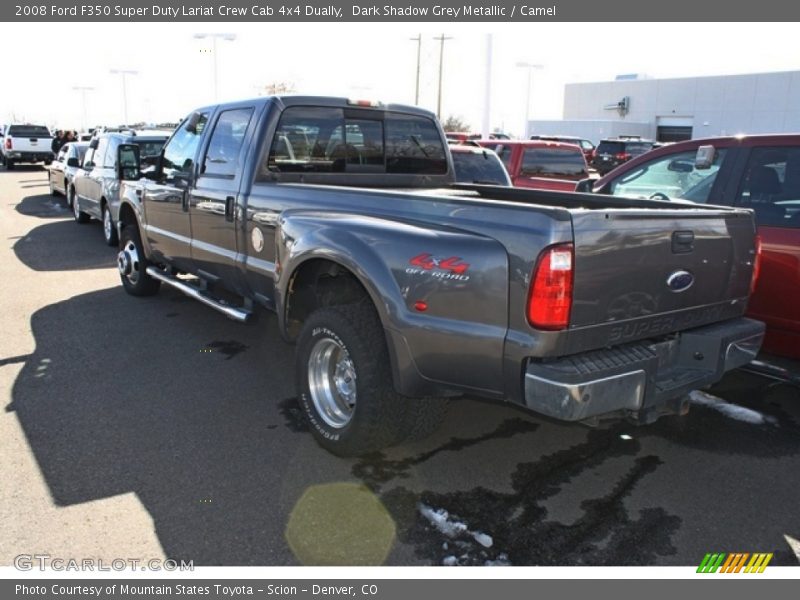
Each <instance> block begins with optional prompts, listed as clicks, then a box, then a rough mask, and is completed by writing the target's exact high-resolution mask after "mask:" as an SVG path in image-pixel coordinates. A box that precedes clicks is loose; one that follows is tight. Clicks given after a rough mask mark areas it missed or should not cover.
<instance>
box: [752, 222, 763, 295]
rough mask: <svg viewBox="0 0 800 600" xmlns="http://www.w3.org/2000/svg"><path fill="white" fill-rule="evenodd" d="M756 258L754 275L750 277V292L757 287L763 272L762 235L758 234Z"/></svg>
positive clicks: (754, 260)
mask: <svg viewBox="0 0 800 600" xmlns="http://www.w3.org/2000/svg"><path fill="white" fill-rule="evenodd" d="M755 242H756V243H755V258H754V259H753V276H752V278H751V279H750V293H751V294H752V293H753V292H754V291H755V289H756V283H757V282H758V276H759V275H760V274H761V236H760V235H757V236H756V240H755Z"/></svg>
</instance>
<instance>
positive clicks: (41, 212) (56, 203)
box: [15, 182, 72, 219]
mask: <svg viewBox="0 0 800 600" xmlns="http://www.w3.org/2000/svg"><path fill="white" fill-rule="evenodd" d="M42 185H44V186H47V182H44V183H43V184H42ZM23 187H24V186H23ZM33 187H39V186H38V185H36V186H33ZM15 210H16V211H17V212H18V213H19V214H21V215H25V216H26V217H37V218H39V219H63V218H65V217H70V218H71V217H72V212H71V211H70V209H69V207H68V206H67V203H66V200H65V199H64V197H63V196H52V195H50V194H36V195H35V196H26V197H25V198H23V199H22V200H20V201H19V202H18V203H17V205H16V207H15Z"/></svg>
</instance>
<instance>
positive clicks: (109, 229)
mask: <svg viewBox="0 0 800 600" xmlns="http://www.w3.org/2000/svg"><path fill="white" fill-rule="evenodd" d="M103 235H104V236H106V242H109V243H111V239H112V238H113V236H114V223H113V222H112V221H111V211H110V210H108V209H107V208H106V207H103Z"/></svg>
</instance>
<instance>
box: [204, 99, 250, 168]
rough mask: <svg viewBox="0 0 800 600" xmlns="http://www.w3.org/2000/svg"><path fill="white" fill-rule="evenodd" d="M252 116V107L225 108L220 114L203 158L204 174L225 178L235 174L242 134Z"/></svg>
mask: <svg viewBox="0 0 800 600" xmlns="http://www.w3.org/2000/svg"><path fill="white" fill-rule="evenodd" d="M252 116H253V109H252V108H237V109H234V110H226V111H224V112H222V114H220V116H219V118H218V119H217V123H216V125H215V126H214V131H213V133H212V134H211V141H210V142H209V144H208V150H206V156H205V158H204V159H203V174H204V175H213V176H217V177H227V178H233V177H234V176H235V175H236V171H237V170H238V168H239V155H240V153H241V150H242V144H243V143H244V135H245V133H246V132H247V126H248V125H249V124H250V118H251V117H252Z"/></svg>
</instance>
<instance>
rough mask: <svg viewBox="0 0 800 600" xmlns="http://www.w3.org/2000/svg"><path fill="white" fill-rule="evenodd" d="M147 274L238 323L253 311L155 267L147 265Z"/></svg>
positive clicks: (248, 316) (245, 319) (242, 321)
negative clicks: (199, 288)
mask: <svg viewBox="0 0 800 600" xmlns="http://www.w3.org/2000/svg"><path fill="white" fill-rule="evenodd" d="M147 274H148V275H150V277H152V278H153V279H158V280H159V281H163V282H164V283H166V284H167V285H170V286H172V287H174V288H175V289H176V290H178V291H180V292H183V293H184V294H186V295H187V296H189V297H190V298H194V299H195V300H198V301H200V302H202V303H203V304H205V305H206V306H210V307H211V308H213V309H214V310H218V311H219V312H221V313H222V314H223V315H225V316H226V317H229V318H231V319H233V320H234V321H239V322H240V323H244V322H245V321H247V320H248V319H249V318H250V317H251V316H252V315H253V313H252V312H251V311H249V310H245V309H243V308H239V307H237V306H231V305H230V304H226V303H225V301H224V300H219V299H217V298H214V297H213V296H211V295H210V294H209V293H208V292H204V291H202V290H198V289H197V288H195V287H193V286H191V285H189V284H188V283H185V282H183V281H181V280H180V279H178V278H177V277H173V276H172V275H168V274H167V273H164V271H161V270H160V269H157V268H156V267H147Z"/></svg>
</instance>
